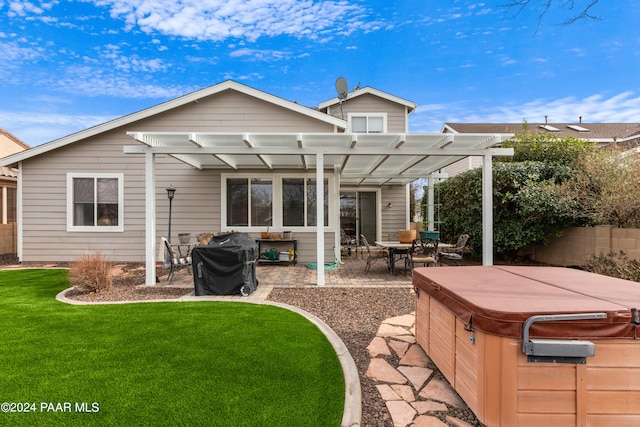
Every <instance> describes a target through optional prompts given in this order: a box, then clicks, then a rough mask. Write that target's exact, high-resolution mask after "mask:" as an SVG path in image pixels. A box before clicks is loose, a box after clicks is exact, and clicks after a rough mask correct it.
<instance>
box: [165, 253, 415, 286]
mask: <svg viewBox="0 0 640 427" xmlns="http://www.w3.org/2000/svg"><path fill="white" fill-rule="evenodd" d="M365 265H366V258H364V259H363V257H362V256H361V255H360V254H359V253H358V254H355V253H354V254H352V255H351V256H347V257H344V259H343V263H342V264H341V265H340V266H339V267H337V268H335V269H326V270H325V284H324V286H327V287H331V286H336V287H367V286H370V287H381V286H383V287H387V286H394V287H395V286H398V287H411V272H410V271H408V272H407V274H406V276H405V274H404V261H398V262H396V272H397V273H396V274H395V275H391V274H390V273H389V270H388V266H387V264H386V260H384V259H378V260H377V261H375V262H373V263H372V264H371V268H370V269H369V271H368V272H365V271H364V270H365ZM256 278H257V279H258V281H259V286H258V290H260V288H263V289H264V288H269V289H270V288H272V287H291V286H317V282H316V270H315V268H308V267H307V265H306V264H305V263H299V264H298V265H295V266H294V265H293V264H286V263H274V264H269V263H259V264H258V267H257V271H256ZM158 284H159V285H160V286H166V285H167V282H166V276H163V277H160V282H159V283H158ZM171 286H176V287H189V288H193V286H194V284H193V277H192V276H191V275H189V274H188V273H187V270H186V269H185V268H183V269H182V270H180V271H178V272H177V273H176V275H175V278H174V280H173V284H172V285H171Z"/></svg>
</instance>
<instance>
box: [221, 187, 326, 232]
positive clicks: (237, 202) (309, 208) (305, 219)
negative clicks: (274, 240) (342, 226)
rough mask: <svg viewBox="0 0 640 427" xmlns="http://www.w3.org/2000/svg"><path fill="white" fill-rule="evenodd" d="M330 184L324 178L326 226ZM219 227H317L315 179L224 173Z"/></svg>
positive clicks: (259, 228)
mask: <svg viewBox="0 0 640 427" xmlns="http://www.w3.org/2000/svg"><path fill="white" fill-rule="evenodd" d="M329 185H330V180H329V179H328V178H327V179H325V180H324V199H323V200H324V225H325V226H329V218H330V215H329V211H330V209H329V193H330V191H329ZM222 186H223V187H222V190H223V191H222V192H223V195H222V200H223V204H225V206H223V207H222V213H223V215H222V217H223V218H222V221H223V222H222V227H228V228H232V229H233V228H239V227H246V228H249V229H253V230H256V231H257V230H266V228H267V227H274V228H275V229H276V230H279V229H281V228H283V229H285V230H286V229H295V228H296V227H316V226H317V225H318V220H317V214H318V212H317V208H316V205H317V199H316V191H317V187H316V179H315V178H310V177H309V176H308V175H307V176H296V175H284V176H276V177H260V176H255V177H250V176H248V177H238V176H226V177H224V176H223V180H222Z"/></svg>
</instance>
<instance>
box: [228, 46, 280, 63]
mask: <svg viewBox="0 0 640 427" xmlns="http://www.w3.org/2000/svg"><path fill="white" fill-rule="evenodd" d="M229 56H230V57H232V58H246V59H248V60H250V61H273V60H281V59H288V58H290V57H291V53H290V52H286V51H282V50H268V49H266V50H265V49H249V48H246V47H245V48H241V49H237V50H234V51H233V52H231V53H229Z"/></svg>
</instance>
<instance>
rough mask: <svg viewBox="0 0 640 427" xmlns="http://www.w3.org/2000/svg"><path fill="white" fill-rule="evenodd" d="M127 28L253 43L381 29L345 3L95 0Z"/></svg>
mask: <svg viewBox="0 0 640 427" xmlns="http://www.w3.org/2000/svg"><path fill="white" fill-rule="evenodd" d="M94 3H95V4H96V5H98V6H101V7H106V8H108V9H109V10H110V14H111V17H112V18H116V19H122V20H124V22H125V23H126V25H127V27H128V28H129V29H132V28H140V29H141V30H142V31H144V32H146V33H151V34H156V33H161V34H165V35H170V36H177V37H184V38H186V39H196V40H212V41H222V40H226V39H229V38H238V39H246V40H249V41H255V40H257V39H258V38H260V37H274V36H279V35H289V36H294V37H297V38H309V39H322V38H323V37H324V35H326V34H329V33H332V32H336V33H338V34H343V35H349V34H351V33H353V32H354V31H362V32H365V33H366V32H369V31H375V30H377V29H380V28H383V26H384V25H385V23H384V22H382V21H379V20H371V19H370V15H369V12H368V11H367V10H366V9H365V8H364V7H362V6H360V5H356V4H349V3H348V2H346V1H328V0H323V1H313V0H304V1H298V0H236V1H222V0H210V1H201V0H95V1H94Z"/></svg>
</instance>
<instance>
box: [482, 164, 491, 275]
mask: <svg viewBox="0 0 640 427" xmlns="http://www.w3.org/2000/svg"><path fill="white" fill-rule="evenodd" d="M492 161H493V156H491V155H490V154H487V155H484V156H483V162H482V265H489V266H490V265H493V165H492Z"/></svg>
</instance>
